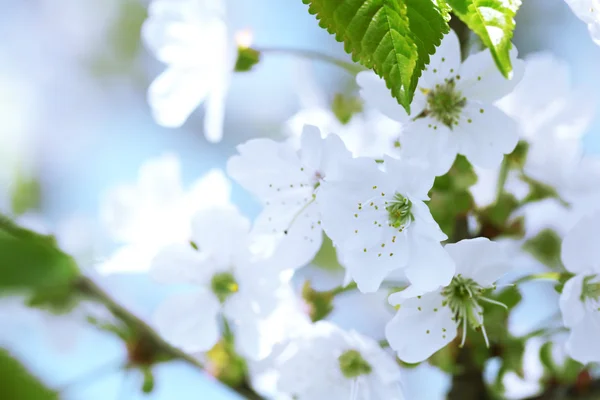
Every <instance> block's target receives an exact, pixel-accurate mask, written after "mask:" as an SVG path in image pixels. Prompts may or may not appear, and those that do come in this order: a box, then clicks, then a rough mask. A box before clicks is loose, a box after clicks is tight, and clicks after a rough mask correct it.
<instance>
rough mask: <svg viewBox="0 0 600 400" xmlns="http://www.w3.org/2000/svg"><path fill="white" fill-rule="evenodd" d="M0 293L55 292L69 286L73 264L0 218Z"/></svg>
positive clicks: (47, 242) (50, 241) (50, 243)
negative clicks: (50, 289) (53, 290)
mask: <svg viewBox="0 0 600 400" xmlns="http://www.w3.org/2000/svg"><path fill="white" fill-rule="evenodd" d="M0 260H1V261H0V291H2V290H13V291H30V292H31V293H33V292H35V291H36V290H46V289H49V288H52V289H56V288H59V287H61V286H62V287H65V286H67V285H69V284H70V283H71V282H72V281H73V280H74V279H75V278H77V277H78V275H79V272H78V269H77V265H76V263H75V261H74V260H73V259H72V258H71V257H70V256H69V255H67V254H65V253H63V252H62V251H60V250H59V249H58V248H57V247H56V242H55V240H54V238H53V237H51V236H44V235H40V234H38V233H35V232H32V231H30V230H27V229H24V228H21V227H19V226H17V225H15V224H14V223H13V222H12V221H10V220H9V219H7V218H6V217H4V216H2V215H0Z"/></svg>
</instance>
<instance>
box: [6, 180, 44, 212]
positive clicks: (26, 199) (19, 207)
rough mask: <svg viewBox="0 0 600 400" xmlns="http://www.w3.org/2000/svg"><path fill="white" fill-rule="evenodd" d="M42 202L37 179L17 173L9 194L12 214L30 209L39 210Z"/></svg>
mask: <svg viewBox="0 0 600 400" xmlns="http://www.w3.org/2000/svg"><path fill="white" fill-rule="evenodd" d="M41 202H42V194H41V188H40V183H39V181H38V180H37V179H35V178H32V177H29V176H25V175H20V174H19V175H18V176H17V178H16V179H15V186H14V188H13V191H12V195H11V208H12V212H13V214H14V215H21V214H24V213H25V212H27V211H30V210H39V209H40V206H41Z"/></svg>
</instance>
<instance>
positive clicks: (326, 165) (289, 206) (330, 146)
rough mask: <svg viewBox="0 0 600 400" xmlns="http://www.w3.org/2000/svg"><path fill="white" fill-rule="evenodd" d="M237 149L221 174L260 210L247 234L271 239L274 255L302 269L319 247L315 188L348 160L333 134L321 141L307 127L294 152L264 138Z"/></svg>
mask: <svg viewBox="0 0 600 400" xmlns="http://www.w3.org/2000/svg"><path fill="white" fill-rule="evenodd" d="M237 150H238V152H239V155H236V156H233V157H231V159H229V161H228V163H227V172H228V173H229V175H230V176H231V177H232V178H233V179H234V180H236V181H237V182H238V183H239V184H240V185H242V186H243V187H244V188H245V189H247V190H248V191H250V192H251V193H252V194H254V195H255V196H257V197H258V198H259V200H260V201H261V202H262V203H263V205H264V209H263V211H262V212H261V213H260V215H259V216H258V217H257V218H256V221H255V222H254V228H253V235H255V236H257V237H261V236H262V237H267V238H269V239H270V238H273V237H274V238H276V243H275V247H276V250H275V251H278V252H280V253H285V254H286V257H287V258H288V259H290V260H293V262H294V263H295V264H296V266H298V267H300V266H303V265H305V264H306V263H308V262H309V261H310V260H312V259H313V258H314V256H315V254H316V253H317V251H318V250H319V248H320V247H321V243H322V235H323V233H322V230H321V213H320V210H319V200H318V196H317V194H318V190H319V187H320V185H321V184H322V183H323V182H324V181H325V180H327V179H329V178H330V177H333V176H335V175H336V174H337V172H338V170H339V166H340V164H341V162H342V160H345V159H350V158H351V157H352V155H351V154H350V152H349V151H348V150H347V149H346V148H345V147H344V144H343V143H342V141H341V140H340V138H339V137H338V136H337V135H329V136H327V137H326V138H325V139H322V138H321V133H320V131H319V129H318V128H316V127H314V126H310V125H307V126H306V127H305V128H304V132H303V134H302V137H301V146H300V149H299V150H296V149H295V148H294V147H293V146H292V145H291V144H290V143H286V142H284V143H278V142H275V141H273V140H270V139H253V140H250V141H248V142H246V143H244V144H241V145H239V146H238V147H237Z"/></svg>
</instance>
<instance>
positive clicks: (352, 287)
mask: <svg viewBox="0 0 600 400" xmlns="http://www.w3.org/2000/svg"><path fill="white" fill-rule="evenodd" d="M355 289H356V283H355V282H351V283H349V284H348V285H347V286H338V287H336V288H333V289H331V291H330V293H331V295H332V296H337V295H338V294H341V293H345V292H350V291H352V290H355Z"/></svg>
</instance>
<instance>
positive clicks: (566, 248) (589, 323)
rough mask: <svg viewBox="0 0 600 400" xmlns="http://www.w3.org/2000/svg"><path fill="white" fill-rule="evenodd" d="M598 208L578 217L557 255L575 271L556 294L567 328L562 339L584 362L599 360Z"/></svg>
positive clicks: (574, 355) (599, 248)
mask: <svg viewBox="0 0 600 400" xmlns="http://www.w3.org/2000/svg"><path fill="white" fill-rule="evenodd" d="M598 226H600V212H596V213H594V214H592V215H588V216H587V217H585V218H583V219H581V220H580V221H579V222H578V223H577V224H576V225H575V227H574V228H573V229H572V230H571V231H570V232H569V233H568V234H567V236H566V237H565V239H564V241H563V244H562V252H561V258H562V262H563V264H564V266H565V268H566V269H567V270H568V271H569V272H572V273H573V274H575V276H574V277H573V278H571V279H569V280H568V281H567V283H566V284H565V286H564V288H563V291H562V294H561V296H560V310H561V312H562V316H563V322H564V324H565V326H566V327H567V328H569V329H570V330H571V335H570V336H569V339H568V340H567V343H566V350H567V353H568V354H569V356H570V357H572V358H573V359H575V360H577V361H579V362H581V363H582V364H587V363H590V362H598V361H600V341H598V336H599V335H600V277H599V276H598V274H600V264H599V263H598V260H599V259H600V246H598Z"/></svg>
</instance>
